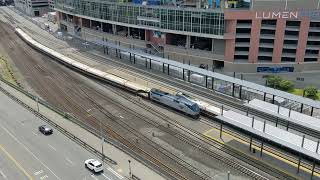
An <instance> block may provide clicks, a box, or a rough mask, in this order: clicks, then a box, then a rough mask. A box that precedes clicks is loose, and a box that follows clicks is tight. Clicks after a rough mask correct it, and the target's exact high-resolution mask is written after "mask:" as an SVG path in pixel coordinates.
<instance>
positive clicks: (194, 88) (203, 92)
mask: <svg viewBox="0 0 320 180" xmlns="http://www.w3.org/2000/svg"><path fill="white" fill-rule="evenodd" d="M6 14H7V13H6ZM7 15H8V16H10V19H13V17H12V16H11V15H10V14H7ZM26 28H27V27H26ZM27 29H28V28H27ZM31 31H32V30H31ZM38 38H39V39H41V40H42V41H45V42H46V43H47V45H53V44H54V45H55V46H56V48H58V49H61V45H59V44H58V43H55V42H54V41H48V40H47V39H46V38H43V37H40V36H38ZM100 49H101V48H100ZM85 54H86V55H85V56H84V55H82V54H80V53H77V55H78V56H82V57H83V58H90V59H92V60H94V61H96V62H99V63H102V64H106V65H109V66H110V64H111V63H113V66H114V67H119V65H120V66H121V68H122V70H124V71H126V72H127V73H129V74H132V71H134V72H136V73H139V74H143V76H142V75H139V74H135V75H136V76H138V77H139V78H142V79H145V80H149V81H150V78H151V79H153V80H152V82H154V83H159V82H161V83H163V84H170V85H171V86H173V87H180V89H184V90H185V91H186V92H191V93H194V94H196V95H198V96H201V97H207V98H208V99H210V100H212V101H216V102H219V103H221V104H223V105H225V106H226V107H227V108H228V107H229V108H234V109H237V110H241V111H243V112H246V111H247V110H248V108H246V107H244V106H243V102H241V101H235V98H231V97H228V96H224V95H221V94H220V93H215V92H214V91H212V90H209V89H207V88H204V87H201V88H199V87H200V86H198V85H193V84H188V85H186V83H185V82H179V81H181V80H180V79H179V80H171V79H170V78H167V77H166V76H164V74H160V73H156V72H150V71H148V70H145V69H144V70H142V69H140V68H137V67H135V66H132V65H129V64H128V63H127V62H120V61H119V60H114V59H112V58H107V59H108V61H106V60H103V59H101V57H100V56H97V55H95V54H92V53H87V52H85ZM145 75H147V76H148V77H149V78H145V77H144V76H145ZM157 81H159V82H157ZM250 114H251V115H253V116H257V117H260V118H263V119H265V120H268V121H270V122H273V123H278V124H279V125H282V126H286V125H287V123H286V121H285V120H281V119H279V120H277V118H276V117H275V116H272V115H270V114H266V113H263V112H261V111H258V110H254V109H250ZM290 128H291V129H293V130H296V131H298V132H300V133H304V134H306V135H309V136H312V137H315V138H318V139H320V132H317V131H314V130H310V129H308V131H305V127H302V126H299V125H294V124H290Z"/></svg>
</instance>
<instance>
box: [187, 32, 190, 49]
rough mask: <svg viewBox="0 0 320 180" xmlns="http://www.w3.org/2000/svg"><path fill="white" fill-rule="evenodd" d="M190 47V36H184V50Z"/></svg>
mask: <svg viewBox="0 0 320 180" xmlns="http://www.w3.org/2000/svg"><path fill="white" fill-rule="evenodd" d="M190 46H191V36H188V35H187V36H186V48H190Z"/></svg>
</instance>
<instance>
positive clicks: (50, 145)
mask: <svg viewBox="0 0 320 180" xmlns="http://www.w3.org/2000/svg"><path fill="white" fill-rule="evenodd" d="M48 146H49V147H50V148H51V149H53V150H54V151H57V150H56V148H54V147H53V146H51V145H50V144H48Z"/></svg>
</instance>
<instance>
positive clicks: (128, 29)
mask: <svg viewBox="0 0 320 180" xmlns="http://www.w3.org/2000/svg"><path fill="white" fill-rule="evenodd" d="M130 36H131V34H130V27H128V37H130Z"/></svg>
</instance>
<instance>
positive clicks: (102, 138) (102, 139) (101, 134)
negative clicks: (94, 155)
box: [87, 108, 104, 166]
mask: <svg viewBox="0 0 320 180" xmlns="http://www.w3.org/2000/svg"><path fill="white" fill-rule="evenodd" d="M92 110H96V109H95V108H91V109H88V110H87V113H89V115H91V114H90V112H91V111H92ZM99 124H100V136H101V154H102V155H101V159H102V166H103V165H104V152H103V142H104V137H103V132H102V121H101V119H100V118H99Z"/></svg>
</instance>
